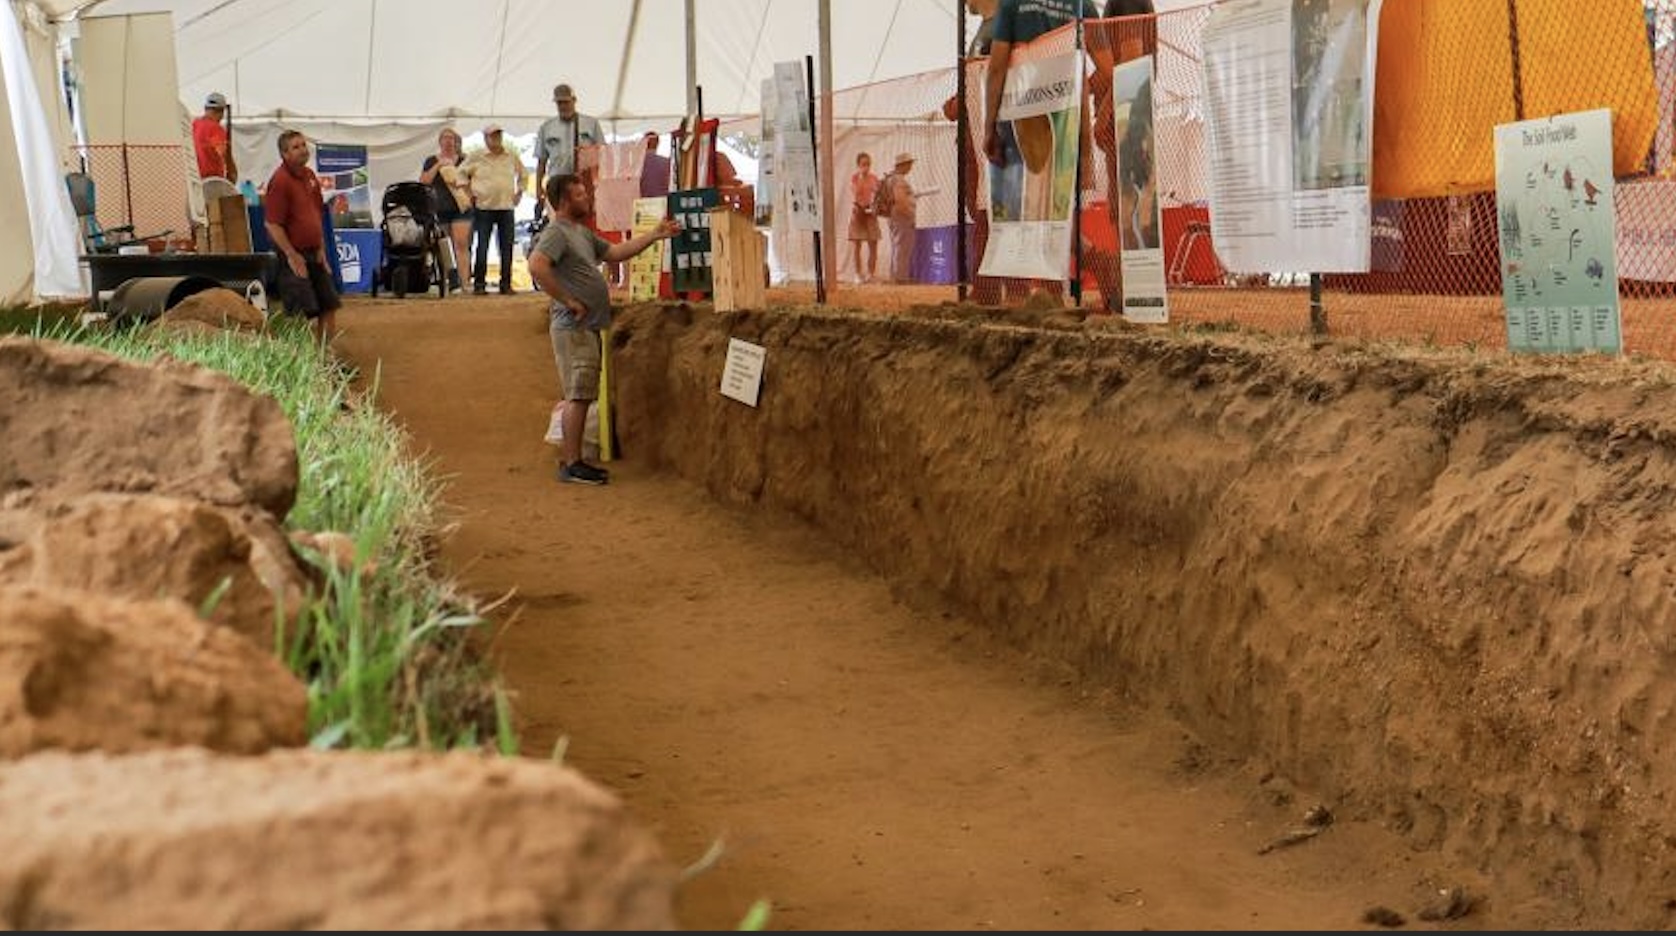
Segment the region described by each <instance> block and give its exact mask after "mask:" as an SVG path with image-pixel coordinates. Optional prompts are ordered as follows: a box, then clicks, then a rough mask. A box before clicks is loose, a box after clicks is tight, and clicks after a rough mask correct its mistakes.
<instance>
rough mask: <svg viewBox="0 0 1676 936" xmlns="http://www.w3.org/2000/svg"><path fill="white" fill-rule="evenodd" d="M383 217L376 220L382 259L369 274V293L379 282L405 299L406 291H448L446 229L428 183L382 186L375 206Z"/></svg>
mask: <svg viewBox="0 0 1676 936" xmlns="http://www.w3.org/2000/svg"><path fill="white" fill-rule="evenodd" d="M379 210H380V212H381V213H382V214H383V215H384V220H383V221H380V222H379V224H378V229H379V231H380V232H381V234H382V236H381V238H380V240H382V241H383V244H384V262H383V263H381V264H379V267H378V272H377V273H375V274H374V275H373V280H372V294H373V295H374V296H376V295H378V290H379V287H380V286H382V287H383V288H385V289H388V290H389V291H390V292H392V293H395V295H396V298H397V299H405V298H406V297H407V294H408V293H410V292H430V289H431V287H432V286H435V287H436V293H437V298H439V299H441V298H446V297H447V295H448V274H447V269H448V265H447V263H446V257H445V255H444V253H443V251H446V250H448V247H449V245H448V232H447V231H446V230H444V229H443V227H442V223H441V222H440V221H438V220H437V216H436V202H435V200H434V196H433V195H432V194H431V187H430V186H428V185H426V184H425V183H423V182H393V183H391V184H390V185H389V186H388V187H386V188H385V189H384V201H383V203H382V204H381V205H380V206H379Z"/></svg>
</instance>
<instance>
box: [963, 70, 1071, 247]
mask: <svg viewBox="0 0 1676 936" xmlns="http://www.w3.org/2000/svg"><path fill="white" fill-rule="evenodd" d="M1081 62H1082V56H1081V55H1080V54H1079V53H1075V52H1073V53H1070V54H1067V55H1059V56H1054V57H1053V58H1047V59H1041V60H1039V61H1035V62H1023V63H1017V64H1015V65H1013V66H1012V67H1011V68H1010V69H1008V71H1007V84H1006V88H1005V90H1004V91H1003V92H1002V94H1001V112H1000V115H999V119H998V120H997V122H996V123H997V127H996V133H997V135H998V136H999V138H1000V140H1001V153H1002V162H1001V165H995V164H994V163H990V164H989V193H990V194H989V198H990V205H989V221H990V231H989V243H988V245H987V246H986V247H985V249H984V255H983V263H982V265H981V266H980V267H979V269H978V272H979V273H981V274H983V275H985V276H1018V277H1028V278H1032V279H1047V280H1063V279H1065V278H1066V276H1067V275H1068V274H1067V271H1068V270H1069V269H1070V266H1071V227H1072V225H1071V214H1072V210H1073V205H1075V203H1076V198H1075V193H1076V179H1077V155H1078V151H1079V146H1080V145H1081V139H1080V136H1081V133H1082V125H1081V121H1080V119H1079V115H1080V113H1081V110H1080V106H1081V102H1082V68H1081V67H1080V64H1081Z"/></svg>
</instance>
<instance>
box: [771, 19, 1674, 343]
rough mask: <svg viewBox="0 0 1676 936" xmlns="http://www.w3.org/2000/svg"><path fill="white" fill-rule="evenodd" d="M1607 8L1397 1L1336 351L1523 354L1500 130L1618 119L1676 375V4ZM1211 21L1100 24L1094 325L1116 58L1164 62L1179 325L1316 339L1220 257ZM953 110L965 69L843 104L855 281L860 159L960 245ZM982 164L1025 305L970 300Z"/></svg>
mask: <svg viewBox="0 0 1676 936" xmlns="http://www.w3.org/2000/svg"><path fill="white" fill-rule="evenodd" d="M1328 2H1330V0H1328ZM1587 7H1588V14H1587V16H1586V17H1585V19H1586V20H1587V25H1586V29H1587V35H1588V41H1587V42H1579V41H1577V37H1578V30H1579V29H1580V28H1583V24H1582V23H1581V22H1580V21H1579V19H1578V17H1579V16H1580V15H1582V14H1580V13H1579V12H1578V10H1579V7H1578V5H1577V4H1576V3H1575V0H1385V2H1384V4H1383V9H1382V16H1381V19H1380V24H1379V59H1378V62H1379V64H1378V72H1377V75H1376V81H1375V93H1376V105H1375V122H1374V129H1373V137H1372V142H1373V148H1374V158H1373V189H1374V196H1375V200H1374V218H1373V260H1374V263H1373V271H1372V272H1369V273H1365V274H1354V275H1351V274H1326V275H1323V277H1322V283H1323V287H1324V293H1323V303H1324V307H1325V312H1326V323H1327V328H1328V331H1329V332H1330V333H1332V334H1335V335H1344V336H1358V337H1370V338H1386V339H1395V340H1407V341H1415V342H1427V343H1437V344H1471V345H1475V346H1480V347H1485V348H1501V347H1505V344H1506V326H1505V319H1504V315H1503V310H1502V300H1501V272H1500V256H1499V243H1498V230H1497V222H1496V211H1495V191H1494V188H1495V178H1494V144H1493V133H1494V128H1495V126H1496V125H1497V124H1501V123H1507V122H1511V121H1513V120H1516V119H1521V118H1523V119H1535V118H1541V117H1547V116H1551V115H1554V114H1560V113H1567V112H1573V111H1581V110H1591V109H1596V108H1609V109H1611V110H1612V113H1613V125H1614V132H1613V137H1614V139H1613V144H1614V168H1615V174H1616V176H1617V183H1618V184H1617V192H1616V204H1615V207H1616V211H1617V218H1618V243H1617V261H1618V272H1619V276H1620V279H1621V286H1620V294H1621V296H1622V299H1623V319H1624V347H1625V350H1626V352H1628V353H1631V354H1641V355H1647V356H1655V357H1662V358H1671V359H1676V121H1673V119H1672V115H1673V114H1676V42H1673V41H1672V38H1673V36H1676V0H1593V2H1591V3H1589V4H1588V5H1587ZM1210 14H1211V8H1210V6H1209V5H1208V4H1207V5H1204V6H1199V7H1194V8H1191V9H1185V10H1178V11H1172V12H1168V13H1162V14H1159V15H1157V16H1147V17H1127V18H1123V19H1120V20H1093V21H1088V22H1086V23H1085V24H1084V34H1083V40H1084V49H1085V55H1086V56H1087V61H1088V64H1087V73H1088V74H1089V75H1090V76H1091V80H1090V105H1089V114H1090V120H1089V125H1090V127H1091V130H1092V132H1091V136H1092V138H1093V139H1092V141H1090V143H1089V144H1088V145H1086V146H1085V153H1084V160H1083V183H1082V201H1083V213H1082V217H1081V221H1082V223H1081V235H1082V236H1081V240H1080V241H1079V243H1078V250H1077V254H1078V257H1077V259H1076V260H1074V261H1073V268H1078V267H1079V265H1080V269H1081V272H1082V278H1081V282H1082V284H1083V287H1084V289H1083V295H1082V301H1081V304H1082V305H1083V306H1084V307H1087V308H1090V309H1099V308H1101V307H1102V306H1104V305H1106V304H1107V303H1106V297H1105V293H1106V292H1108V291H1111V292H1115V290H1116V289H1117V285H1116V276H1115V269H1116V263H1117V258H1116V254H1115V251H1114V250H1113V247H1114V245H1115V243H1116V235H1115V231H1114V230H1113V228H1112V225H1111V221H1110V212H1108V211H1107V210H1106V205H1107V203H1108V201H1109V198H1108V192H1109V189H1110V186H1111V181H1110V178H1111V173H1110V166H1111V159H1112V149H1113V135H1114V134H1113V129H1112V115H1111V111H1110V107H1109V105H1106V104H1105V102H1104V101H1102V100H1101V96H1102V95H1101V92H1102V90H1103V88H1102V87H1101V85H1102V81H1103V79H1102V77H1101V76H1100V73H1101V72H1103V71H1104V70H1105V69H1106V68H1108V67H1109V63H1110V61H1111V60H1112V58H1124V59H1126V58H1129V57H1131V56H1133V55H1135V54H1138V53H1140V52H1142V51H1152V52H1154V53H1155V55H1156V59H1155V63H1156V64H1155V67H1156V73H1155V78H1154V88H1155V92H1154V102H1155V108H1156V112H1155V128H1156V132H1157V145H1156V152H1155V161H1156V172H1157V179H1158V192H1159V197H1160V203H1161V205H1162V208H1163V231H1162V234H1163V238H1162V239H1163V244H1164V250H1165V263H1166V268H1167V271H1168V281H1169V287H1170V318H1171V322H1172V325H1173V326H1175V327H1190V326H1194V325H1203V324H1232V325H1238V326H1242V327H1249V328H1255V329H1262V330H1267V331H1275V332H1287V333H1304V332H1307V331H1309V330H1310V324H1311V323H1310V299H1309V289H1308V285H1309V276H1308V271H1297V270H1273V271H1269V272H1266V273H1258V274H1243V275H1238V276H1236V275H1231V274H1230V273H1229V272H1228V271H1227V270H1226V269H1224V268H1223V266H1222V264H1221V262H1220V260H1219V258H1218V257H1217V254H1216V251H1215V249H1214V247H1213V244H1212V241H1211V237H1210V206H1209V186H1208V173H1209V154H1208V151H1207V139H1206V134H1205V127H1204V121H1203V116H1202V115H1203V113H1204V102H1203V101H1202V100H1201V99H1200V98H1201V91H1200V59H1201V35H1202V33H1203V30H1204V27H1205V24H1206V22H1207V21H1208V19H1209V18H1210ZM1075 41H1076V33H1075V30H1074V29H1073V28H1071V27H1066V28H1063V29H1061V30H1059V31H1056V32H1054V33H1050V34H1048V35H1046V36H1043V37H1041V38H1040V39H1038V40H1036V41H1035V42H1032V43H1029V44H1027V45H1024V46H1021V47H1018V48H1016V49H1015V50H1014V55H1015V56H1016V57H1018V58H1020V59H1030V58H1041V57H1047V56H1052V55H1058V54H1063V53H1065V52H1069V51H1072V50H1073V49H1074V48H1075ZM951 45H952V43H951ZM1104 50H1112V51H1111V56H1112V58H1102V57H1103V56H1105V55H1106V52H1105V51H1104ZM984 65H985V61H984V60H983V59H974V60H969V61H968V62H967V64H966V68H967V94H966V98H965V103H966V107H967V110H968V113H969V117H970V120H971V125H972V135H973V140H975V141H977V142H978V144H980V145H981V141H982V139H983V135H984V128H983V127H982V126H981V123H982V118H983V97H982V87H983V80H984V79H983V75H984ZM955 88H956V81H955V72H954V70H953V69H949V70H947V71H946V72H936V73H928V74H925V75H917V76H913V77H911V78H906V79H901V80H898V81H892V82H882V83H878V84H874V85H869V86H866V87H863V88H853V89H847V90H844V91H840V92H838V93H837V94H836V95H835V98H836V106H835V108H834V124H835V129H834V138H835V141H836V143H837V146H838V158H837V160H836V165H835V166H834V180H835V186H836V188H837V189H838V191H837V192H836V193H835V195H836V204H837V205H838V206H839V215H838V218H839V224H838V237H839V240H840V249H841V251H842V259H843V263H842V265H841V270H842V277H843V278H844V279H852V278H854V275H855V271H854V266H853V261H852V258H851V257H852V255H851V250H850V246H851V245H850V243H849V241H848V239H847V233H846V222H847V220H848V217H849V210H848V206H849V203H850V199H849V195H848V192H849V185H848V182H849V179H850V174H851V172H852V171H853V169H854V159H855V155H856V153H857V152H859V151H861V150H866V151H867V152H869V153H870V154H871V155H872V156H873V160H874V167H875V170H876V171H877V170H878V169H879V168H880V167H879V163H880V162H881V161H886V162H888V161H891V159H892V157H893V156H894V154H895V153H897V152H899V151H910V152H912V153H914V154H915V156H916V163H915V166H914V170H913V173H912V176H911V178H912V179H913V180H914V182H915V183H916V186H917V187H920V188H935V189H937V190H938V192H937V193H936V194H934V195H931V196H928V197H925V198H922V200H921V202H920V216H919V219H918V225H919V227H920V228H921V231H920V237H921V238H925V237H927V236H933V237H943V236H944V233H943V231H942V230H940V229H941V228H943V227H944V226H949V225H954V224H956V213H955V208H956V205H955V200H956V198H955V192H956V182H957V179H958V177H959V174H960V169H959V166H960V163H959V161H958V159H957V154H958V152H959V149H960V143H961V141H958V140H957V139H956V138H955V134H954V122H953V119H952V118H953V116H954V114H955V108H954V106H953V105H954V101H953V95H954V93H955ZM945 105H947V106H945ZM968 153H970V154H971V155H970V161H969V162H968V163H967V164H966V166H967V168H966V173H967V180H968V182H969V183H971V185H972V190H973V191H974V192H975V197H974V198H973V199H972V200H971V203H970V205H969V209H968V212H967V221H968V225H969V229H968V233H967V238H968V240H967V245H968V258H969V259H968V269H967V270H966V271H965V272H966V275H965V279H966V282H967V283H968V284H972V290H971V292H970V293H969V295H971V296H972V297H973V298H975V299H978V300H979V301H984V302H1005V303H1018V302H1020V301H1022V300H1023V299H1024V298H1025V297H1026V295H1027V293H1028V291H1029V290H1030V289H1032V288H1040V287H1041V286H1042V285H1043V284H1040V283H1032V282H1029V281H1019V282H1013V283H1006V284H1000V283H993V282H992V283H983V282H981V281H979V282H974V280H973V278H972V273H971V271H972V270H973V269H975V267H976V264H977V256H978V253H979V251H980V249H981V241H982V238H983V228H984V227H985V225H984V223H983V222H984V218H983V217H982V208H983V206H985V205H986V204H987V200H988V193H987V191H985V189H984V186H986V184H987V179H986V176H987V173H985V172H981V171H978V168H979V167H980V166H981V165H982V154H981V152H979V151H978V147H977V146H974V147H972V148H971V149H969V150H968ZM881 156H882V157H884V158H883V160H881ZM884 168H886V169H888V166H886V167H884ZM777 207H778V206H777ZM972 222H976V223H972ZM781 225H782V221H781V218H780V217H778V216H777V217H776V225H775V237H774V241H776V242H778V243H777V244H776V245H775V249H776V251H777V253H778V255H779V260H780V266H781V268H782V269H785V270H787V271H789V272H790V275H791V278H793V279H809V278H812V272H813V262H812V256H811V250H810V248H809V241H810V238H809V237H808V236H807V235H801V236H799V235H798V234H797V233H796V232H792V231H790V230H789V229H785V228H783V227H782V226H781ZM888 241H889V234H888V231H887V232H885V234H884V238H883V240H882V241H881V248H880V259H879V270H880V271H881V279H882V278H883V275H882V274H883V271H885V270H888V269H889V261H888V250H889V247H888ZM940 246H941V245H940ZM950 253H952V247H950ZM863 263H864V264H865V259H864V260H863ZM916 272H917V273H919V274H922V275H923V274H924V273H926V272H927V270H926V269H923V268H922V269H920V270H917V271H916ZM934 272H936V273H937V275H938V276H946V277H947V279H933V280H931V281H932V282H952V281H953V279H954V278H957V277H959V275H960V271H958V270H955V269H954V267H953V257H952V256H949V257H948V259H947V263H945V264H942V265H938V266H936V267H935V268H934ZM1069 275H1070V271H1067V277H1069ZM919 281H921V282H925V281H926V280H924V279H920V280H919ZM1003 286H1010V287H1015V288H1001V287H1003ZM1052 288H1053V287H1051V286H1050V289H1052ZM1059 291H1062V290H1059Z"/></svg>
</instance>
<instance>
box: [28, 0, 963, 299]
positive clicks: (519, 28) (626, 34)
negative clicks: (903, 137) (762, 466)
mask: <svg viewBox="0 0 1676 936" xmlns="http://www.w3.org/2000/svg"><path fill="white" fill-rule="evenodd" d="M820 6H821V4H820V2H819V0H476V2H471V3H460V2H458V0H449V2H443V0H172V2H168V0H5V7H6V9H5V11H4V13H0V65H3V75H4V80H5V85H6V95H5V104H6V109H7V113H6V115H5V118H6V125H7V126H9V127H10V128H11V131H12V138H11V139H12V145H10V146H0V205H4V206H5V207H4V208H3V209H0V210H4V211H6V212H7V213H9V214H10V217H9V218H7V219H6V220H7V221H9V222H10V225H9V226H10V228H11V229H12V230H14V231H21V230H25V229H27V230H28V231H29V233H30V237H29V239H28V241H27V242H26V244H25V245H24V246H25V249H23V250H17V251H13V252H11V253H10V254H9V255H8V256H6V257H5V258H4V259H0V301H3V302H12V303H16V302H29V301H33V300H38V299H41V298H45V297H54V296H73V295H80V294H82V292H83V291H84V287H83V286H82V284H81V276H80V271H79V270H78V269H77V264H76V259H75V257H76V253H77V251H78V245H79V235H78V232H77V228H76V223H75V217H74V212H73V210H72V209H71V207H70V204H69V201H68V198H67V196H66V195H65V194H64V186H63V181H62V180H63V173H64V171H65V169H66V156H65V154H66V153H67V152H68V151H69V147H70V146H71V145H72V144H74V143H75V142H77V138H76V134H75V132H74V130H73V129H72V121H71V119H70V116H69V111H68V108H67V106H66V104H65V100H66V97H65V93H64V85H63V82H62V81H61V75H68V76H69V77H70V80H71V81H72V82H73V83H74V84H75V85H76V88H75V90H76V94H77V100H78V102H79V103H80V106H81V113H80V115H79V116H80V117H81V119H82V122H83V123H84V124H89V123H91V124H98V125H99V126H100V127H101V128H102V130H101V131H100V133H92V132H89V135H91V136H95V137H98V139H96V140H94V142H106V143H113V142H123V143H134V142H140V143H158V142H171V141H172V142H174V143H176V144H178V143H180V142H181V139H182V134H181V132H180V130H179V128H180V126H181V123H182V121H183V118H189V117H191V116H196V114H197V113H198V112H199V110H200V105H201V103H202V101H203V98H204V96H205V95H206V94H207V93H209V92H210V91H221V92H223V93H224V94H226V95H227V96H228V97H229V98H230V99H231V101H232V105H233V106H232V115H233V121H234V126H235V145H236V146H237V147H238V150H237V152H238V155H239V156H241V157H242V159H241V166H242V167H244V168H245V172H244V174H245V176H246V177H259V174H265V173H266V172H267V171H270V170H271V169H272V167H273V166H274V165H275V164H276V163H277V156H275V155H273V147H272V136H273V134H274V133H276V132H277V129H276V128H277V127H278V126H280V125H284V126H288V127H297V128H299V129H303V130H304V131H305V132H308V133H310V134H311V136H314V137H316V138H329V139H332V140H334V141H338V142H345V143H366V144H367V145H368V146H369V149H371V150H372V151H373V157H374V160H375V161H376V159H377V158H378V157H379V156H380V155H381V154H382V155H383V156H385V157H386V158H390V159H393V160H400V161H401V162H402V164H403V165H404V166H405V165H406V164H407V163H410V162H416V161H417V160H418V159H419V158H421V157H422V156H423V154H424V153H425V152H428V150H429V147H430V146H431V145H432V142H433V141H434V137H435V131H436V129H437V128H438V127H439V126H440V125H442V124H444V123H452V124H454V125H456V126H458V127H460V128H461V129H462V130H463V131H465V132H467V133H468V134H469V133H470V132H471V131H472V130H474V129H477V128H479V127H481V126H482V125H483V124H484V123H486V122H488V121H490V120H494V121H497V122H499V123H501V124H503V125H504V126H505V127H506V128H507V131H508V133H510V134H514V135H517V134H523V133H530V132H533V131H534V130H535V128H536V127H537V126H538V125H539V124H540V122H541V121H542V120H545V119H546V118H547V117H549V116H552V114H553V113H554V109H553V105H552V89H553V86H554V85H555V84H557V83H559V82H561V81H563V82H568V83H569V84H571V85H572V86H573V87H574V88H575V89H576V92H577V96H578V98H579V104H580V106H581V109H582V110H583V111H584V112H585V113H590V114H594V115H595V116H598V117H599V118H600V119H601V120H602V121H603V122H604V123H605V126H606V130H607V132H609V133H615V134H619V135H622V136H628V135H631V134H633V133H635V132H637V131H639V130H643V129H647V128H656V129H667V128H671V127H673V126H674V125H675V124H676V123H677V122H678V121H679V120H680V118H681V117H682V115H684V114H686V113H687V112H688V99H689V78H690V79H691V80H693V81H696V85H697V87H698V88H699V89H700V91H701V94H702V105H703V110H704V113H705V115H706V116H719V117H724V118H725V117H729V116H738V115H745V114H753V113H756V112H757V111H758V110H759V104H758V101H759V98H760V94H761V86H762V81H763V80H764V79H765V78H767V77H769V76H770V75H771V74H772V72H773V67H774V63H775V62H777V61H793V60H795V61H799V62H801V61H802V60H803V59H804V57H805V56H812V55H817V54H818V52H819V47H820V36H819V20H820V16H819V10H820ZM829 9H830V16H831V32H830V34H829V37H830V38H829V41H830V45H831V63H832V64H831V67H832V82H833V86H834V87H835V88H844V87H850V86H854V85H859V84H864V83H867V82H870V81H876V80H881V79H886V78H893V77H897V76H901V75H908V74H914V73H918V72H923V71H928V70H933V69H938V68H947V67H949V66H950V65H951V64H952V63H953V62H954V60H955V57H956V51H957V48H958V39H957V35H958V33H957V29H958V26H957V21H956V17H957V16H959V15H962V14H963V13H964V9H963V6H962V4H961V0H830V4H829ZM146 14H160V15H159V16H148V15H146ZM113 17H117V18H121V19H119V20H115V21H112V20H111V18H113ZM101 21H106V22H105V23H104V24H103V25H101ZM112 22H119V23H120V24H121V25H120V26H119V27H118V28H116V29H112V28H109V27H110V26H111V23H112ZM975 25H976V20H975V18H969V19H968V29H972V28H975ZM171 39H172V43H171V42H170V41H169V40H171ZM689 42H690V46H691V48H692V50H693V52H694V54H693V56H692V63H691V74H690V75H689V56H688V49H689ZM171 45H172V48H170V46H171ZM817 77H818V70H817ZM159 94H162V95H165V96H166V97H167V99H168V100H169V101H170V102H172V103H173V104H174V105H175V107H174V113H172V114H169V113H163V112H162V111H166V110H167V108H160V107H159V106H157V105H156V104H155V103H151V104H149V105H148V103H147V101H148V100H151V101H153V102H154V101H155V100H156V98H157V96H158V95H159ZM112 115H118V116H114V117H113V116H112ZM258 128H266V131H267V132H265V133H264V132H261V131H260V130H259V129H258ZM148 135H149V136H150V137H151V138H149V139H148V138H147V136H148ZM160 135H161V136H160ZM117 136H120V137H121V138H120V139H117V138H116V137H117ZM163 138H168V139H163ZM84 141H85V139H84ZM373 168H374V171H375V173H376V169H377V167H376V162H375V165H374V167H373Z"/></svg>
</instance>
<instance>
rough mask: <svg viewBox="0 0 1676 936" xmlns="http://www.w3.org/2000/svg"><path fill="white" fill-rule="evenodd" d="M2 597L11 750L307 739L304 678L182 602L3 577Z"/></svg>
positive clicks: (2, 669) (4, 720) (2, 742)
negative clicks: (12, 582)
mask: <svg viewBox="0 0 1676 936" xmlns="http://www.w3.org/2000/svg"><path fill="white" fill-rule="evenodd" d="M0 607H4V608H5V613H3V614H0V687H3V688H0V758H12V757H20V756H22V755H24V754H27V753H29V752H31V751H37V750H42V749H45V748H65V749H69V750H74V751H85V750H102V751H109V752H125V751H140V750H147V749H150V748H157V747H169V746H175V745H202V746H203V747H207V748H211V749H214V750H218V751H227V752H231V753H239V754H251V753H259V752H262V751H266V750H267V749H269V748H271V747H275V746H285V745H299V744H302V743H303V742H304V741H306V740H307V737H308V734H307V721H308V692H307V690H306V689H304V688H303V685H302V683H300V682H298V681H297V678H296V677H295V676H293V675H291V673H290V672H288V671H287V670H286V669H285V667H284V666H282V665H281V664H280V663H279V661H278V660H276V659H274V657H273V655H272V654H271V653H270V652H268V651H267V650H266V649H265V648H262V647H259V646H257V645H255V644H253V643H251V642H250V641H248V640H246V639H244V638H243V637H240V636H238V635H237V634H234V633H232V632H230V631H228V630H226V629H224V628H221V627H218V626H216V625H214V624H210V623H206V622H204V621H200V620H199V619H198V618H197V617H196V616H195V615H194V614H193V613H192V610H191V609H190V608H188V607H187V606H185V605H183V604H180V603H179V602H173V601H121V600H114V599H108V598H104V597H101V596H99V595H95V594H89V593H87V592H77V591H71V590H67V589H47V588H36V587H30V586H22V587H19V586H6V585H0ZM113 782H116V783H118V784H121V783H123V782H124V781H121V780H118V779H116V778H113ZM0 816H6V823H5V824H6V825H7V826H10V825H11V820H12V818H14V817H12V816H11V815H10V814H9V813H7V812H6V811H5V810H4V809H0ZM4 902H5V901H3V900H0V904H3V903H4Z"/></svg>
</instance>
